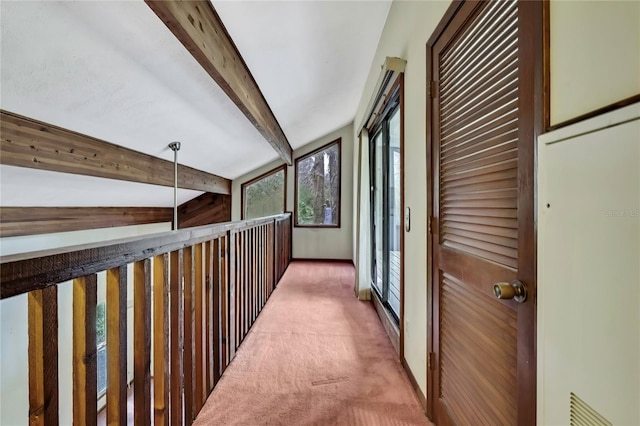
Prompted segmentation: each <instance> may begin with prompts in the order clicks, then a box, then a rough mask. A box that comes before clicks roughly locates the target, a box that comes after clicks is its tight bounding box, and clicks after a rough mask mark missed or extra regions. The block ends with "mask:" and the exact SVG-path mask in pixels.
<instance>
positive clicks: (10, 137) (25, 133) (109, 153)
mask: <svg viewBox="0 0 640 426" xmlns="http://www.w3.org/2000/svg"><path fill="white" fill-rule="evenodd" d="M0 136H1V144H0V164H5V165H8V166H17V167H28V168H32V169H40V170H48V171H53V172H62V173H73V174H79V175H86V176H95V177H101V178H108V179H118V180H125V181H130V182H139V183H146V184H151V185H160V186H170V187H173V185H174V182H173V173H174V172H173V162H172V161H167V160H164V159H161V158H158V157H153V156H151V155H147V154H143V153H141V152H138V151H134V150H132V149H128V148H124V147H121V146H118V145H114V144H112V143H109V142H105V141H103V140H100V139H96V138H93V137H90V136H86V135H83V134H80V133H76V132H73V131H71V130H67V129H63V128H61V127H57V126H53V125H51V124H47V123H43V122H41V121H37V120H34V119H32V118H28V117H23V116H20V115H17V114H14V113H11V112H8V111H4V110H0ZM178 187H179V188H184V189H192V190H196V191H205V192H213V193H217V194H231V181H230V180H229V179H225V178H223V177H220V176H217V175H214V174H211V173H207V172H203V171H201V170H197V169H194V168H191V167H187V166H183V165H178Z"/></svg>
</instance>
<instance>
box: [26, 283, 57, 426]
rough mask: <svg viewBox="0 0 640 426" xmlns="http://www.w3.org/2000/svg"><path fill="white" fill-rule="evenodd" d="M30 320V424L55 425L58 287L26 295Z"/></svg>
mask: <svg viewBox="0 0 640 426" xmlns="http://www.w3.org/2000/svg"><path fill="white" fill-rule="evenodd" d="M27 306H28V311H29V314H28V323H29V424H31V425H57V424H58V421H59V420H58V419H59V413H58V410H59V402H58V287H57V286H55V285H53V286H50V287H46V288H44V289H42V290H35V291H32V292H31V293H29V294H28V296H27Z"/></svg>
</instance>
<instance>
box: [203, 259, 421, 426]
mask: <svg viewBox="0 0 640 426" xmlns="http://www.w3.org/2000/svg"><path fill="white" fill-rule="evenodd" d="M353 286H354V270H353V266H351V265H350V264H347V263H324V262H303V261H297V262H293V263H291V265H290V266H289V268H288V270H287V272H286V273H285V275H284V277H283V278H282V280H281V281H280V283H279V284H278V287H277V289H276V291H275V292H274V293H273V295H272V296H271V298H270V300H269V301H268V303H267V305H266V306H265V307H264V309H263V311H262V313H261V314H260V316H259V318H258V320H257V321H256V323H255V324H254V326H253V328H252V329H251V331H250V332H249V334H248V335H247V337H246V338H245V341H244V342H243V343H242V346H241V347H240V349H239V350H238V352H237V354H236V357H235V359H234V360H233V362H232V363H231V364H230V365H229V367H228V368H227V370H226V371H225V373H224V376H223V377H222V379H221V380H220V382H219V383H218V385H217V386H216V388H215V389H214V391H213V392H212V394H211V395H210V397H209V399H208V400H207V402H206V404H205V406H204V407H203V409H202V411H201V412H200V414H199V415H198V418H197V419H196V421H195V423H194V424H196V425H228V424H237V425H258V424H272V425H274V424H286V425H325V424H326V425H334V424H342V425H347V424H348V425H374V424H381V425H428V424H429V422H428V420H427V418H426V416H425V415H424V413H423V411H422V408H421V406H420V404H419V403H418V400H417V398H416V396H415V394H414V392H413V389H412V388H411V385H410V383H409V380H408V378H407V376H406V374H405V372H404V370H403V369H402V366H401V364H400V362H399V361H398V357H397V354H396V353H395V352H394V350H393V347H392V346H391V342H390V341H389V338H388V337H387V335H386V334H385V331H384V329H383V327H382V324H381V323H380V321H379V319H378V317H377V314H376V312H375V309H374V308H373V306H372V304H370V303H365V302H360V301H358V300H357V299H356V298H355V297H354V295H353Z"/></svg>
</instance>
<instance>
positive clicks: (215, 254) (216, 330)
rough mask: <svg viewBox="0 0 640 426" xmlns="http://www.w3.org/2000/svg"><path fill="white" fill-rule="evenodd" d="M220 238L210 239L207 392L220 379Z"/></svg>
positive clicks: (221, 267) (221, 301) (221, 268)
mask: <svg viewBox="0 0 640 426" xmlns="http://www.w3.org/2000/svg"><path fill="white" fill-rule="evenodd" d="M220 240H221V238H216V239H215V240H213V241H211V253H212V256H211V268H212V271H213V273H212V275H211V293H212V295H213V309H212V312H211V318H212V321H211V329H212V332H211V339H212V341H213V346H214V347H213V351H212V354H211V356H212V358H211V363H212V364H213V370H212V373H213V374H212V376H213V377H212V379H213V380H212V385H210V386H211V387H207V389H208V390H207V392H209V390H210V389H211V388H212V387H213V386H215V385H216V384H217V383H218V380H219V379H220V370H221V368H220V355H221V354H222V348H223V345H221V341H220V339H221V336H223V334H221V333H220V327H221V324H222V322H221V321H220V314H221V312H222V309H221V308H222V303H224V302H223V300H222V298H221V286H222V283H221V282H220V280H221V278H222V270H223V269H224V267H223V266H222V262H224V259H222V261H221V259H220V254H221V253H220V246H221V243H220Z"/></svg>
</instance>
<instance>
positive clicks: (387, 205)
mask: <svg viewBox="0 0 640 426" xmlns="http://www.w3.org/2000/svg"><path fill="white" fill-rule="evenodd" d="M372 130H373V131H372V135H373V137H372V138H371V141H370V150H369V152H370V153H371V155H370V161H371V165H370V168H369V170H370V173H371V176H370V178H371V180H370V182H371V184H372V190H371V236H372V244H371V245H372V247H371V248H372V256H371V258H372V265H371V277H372V283H371V284H372V287H373V289H374V290H375V292H376V293H377V295H378V297H379V298H380V300H381V302H382V303H383V304H384V305H385V306H386V307H387V308H388V309H390V310H391V312H392V313H393V315H394V316H395V318H396V320H397V319H398V318H399V316H400V298H401V294H400V261H401V253H400V236H401V233H402V210H401V202H402V201H401V191H402V188H401V173H402V169H401V159H400V105H399V91H398V89H396V90H395V91H394V92H393V96H392V97H391V98H390V102H389V103H388V104H387V106H386V108H385V109H384V111H383V114H382V116H381V118H380V120H379V121H378V122H377V123H376V124H375V126H374V128H373V129H372Z"/></svg>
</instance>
